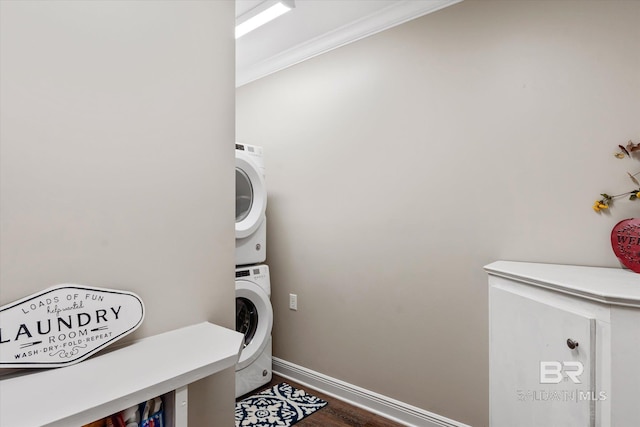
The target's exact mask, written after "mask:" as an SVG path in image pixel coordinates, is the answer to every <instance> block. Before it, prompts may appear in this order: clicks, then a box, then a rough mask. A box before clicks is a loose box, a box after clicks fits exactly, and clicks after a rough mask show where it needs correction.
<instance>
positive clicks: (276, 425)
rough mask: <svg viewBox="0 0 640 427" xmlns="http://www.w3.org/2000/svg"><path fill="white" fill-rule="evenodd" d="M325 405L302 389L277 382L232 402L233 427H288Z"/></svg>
mask: <svg viewBox="0 0 640 427" xmlns="http://www.w3.org/2000/svg"><path fill="white" fill-rule="evenodd" d="M326 405H327V402H325V401H324V400H322V399H320V398H318V397H315V396H312V395H310V394H308V393H307V392H305V391H304V390H300V389H297V388H294V387H292V386H290V385H289V384H287V383H280V384H278V385H275V386H273V387H272V388H270V389H268V390H264V391H262V392H260V393H258V394H254V395H253V396H249V397H247V398H246V399H242V400H241V401H239V402H236V427H281V426H284V427H289V426H291V425H293V424H295V423H297V422H298V421H300V420H301V419H303V418H304V417H306V416H307V415H310V414H313V413H314V412H316V411H317V410H318V409H320V408H323V407H324V406H326Z"/></svg>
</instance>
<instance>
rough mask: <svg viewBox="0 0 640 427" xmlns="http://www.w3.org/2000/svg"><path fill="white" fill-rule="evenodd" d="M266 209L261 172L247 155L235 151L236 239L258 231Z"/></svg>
mask: <svg viewBox="0 0 640 427" xmlns="http://www.w3.org/2000/svg"><path fill="white" fill-rule="evenodd" d="M266 208H267V189H266V186H265V183H264V178H263V177H262V172H261V171H260V169H259V168H258V166H257V165H256V164H255V162H254V161H253V160H251V158H250V157H249V156H248V155H247V154H245V153H243V152H242V151H239V150H236V239H244V238H245V237H248V236H249V235H251V234H252V233H253V232H254V231H256V230H257V229H258V227H259V226H260V224H261V223H262V221H264V213H265V210H266Z"/></svg>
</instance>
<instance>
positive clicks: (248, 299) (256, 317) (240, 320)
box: [236, 280, 273, 370]
mask: <svg viewBox="0 0 640 427" xmlns="http://www.w3.org/2000/svg"><path fill="white" fill-rule="evenodd" d="M272 326H273V308H272V307H271V301H270V300H269V296H268V295H267V294H266V293H265V292H264V291H263V290H262V288H260V287H259V286H257V285H256V284H255V283H251V282H249V281H246V280H236V331H238V332H240V333H241V334H243V335H244V344H243V348H242V352H241V353H240V359H239V360H238V364H237V365H236V370H239V369H243V368H246V367H247V366H249V365H250V364H251V363H252V362H253V361H254V360H256V359H257V358H258V357H259V356H260V354H262V352H263V351H264V349H265V347H266V346H267V343H268V342H269V337H270V336H271V328H272Z"/></svg>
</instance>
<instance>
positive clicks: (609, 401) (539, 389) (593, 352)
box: [485, 261, 640, 427]
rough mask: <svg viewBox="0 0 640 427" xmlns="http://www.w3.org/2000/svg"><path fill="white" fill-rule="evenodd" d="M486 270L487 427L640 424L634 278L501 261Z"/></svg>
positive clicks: (637, 285)
mask: <svg viewBox="0 0 640 427" xmlns="http://www.w3.org/2000/svg"><path fill="white" fill-rule="evenodd" d="M485 270H486V271H487V272H488V273H489V368H490V381H489V385H490V397H489V402H490V420H491V425H492V426H493V427H503V426H504V427H520V426H522V427H528V426H531V427H539V426H562V427H573V426H580V427H585V426H590V427H594V426H631V425H638V422H639V421H638V420H640V405H639V404H638V398H637V396H639V395H640V367H639V365H640V363H639V362H640V275H637V274H635V273H633V272H631V271H628V270H622V269H609V268H596V267H578V266H563V265H553V264H535V263H523V262H508V261H498V262H495V263H492V264H490V265H488V266H486V267H485Z"/></svg>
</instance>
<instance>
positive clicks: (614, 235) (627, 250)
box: [611, 218, 640, 273]
mask: <svg viewBox="0 0 640 427" xmlns="http://www.w3.org/2000/svg"><path fill="white" fill-rule="evenodd" d="M611 247H612V248H613V252H615V254H616V256H617V257H618V259H619V260H620V262H621V263H622V264H623V265H624V266H625V267H628V268H629V269H631V270H632V271H635V272H636V273H640V218H629V219H625V220H622V221H620V222H619V223H617V224H616V226H615V227H613V230H611Z"/></svg>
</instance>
